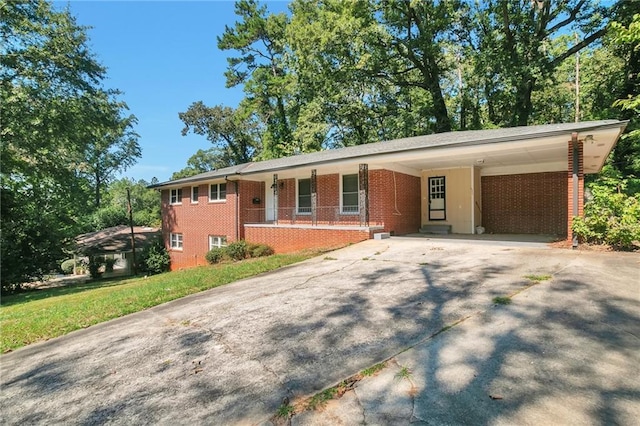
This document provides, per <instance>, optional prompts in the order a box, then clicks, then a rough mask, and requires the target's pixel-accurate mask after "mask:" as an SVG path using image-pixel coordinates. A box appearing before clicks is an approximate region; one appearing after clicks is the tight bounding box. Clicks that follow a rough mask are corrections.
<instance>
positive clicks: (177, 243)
mask: <svg viewBox="0 0 640 426" xmlns="http://www.w3.org/2000/svg"><path fill="white" fill-rule="evenodd" d="M170 241H171V249H173V250H182V234H170Z"/></svg>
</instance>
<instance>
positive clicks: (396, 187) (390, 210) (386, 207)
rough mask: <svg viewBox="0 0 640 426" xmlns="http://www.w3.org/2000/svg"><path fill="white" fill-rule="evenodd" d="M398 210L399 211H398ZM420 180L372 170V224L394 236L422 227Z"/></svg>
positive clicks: (404, 175) (370, 178) (370, 187)
mask: <svg viewBox="0 0 640 426" xmlns="http://www.w3.org/2000/svg"><path fill="white" fill-rule="evenodd" d="M396 207H397V208H396ZM420 208H421V207H420V178H419V177H416V176H410V175H406V174H403V173H398V172H392V171H390V170H371V171H369V223H370V224H372V225H377V224H380V225H384V230H385V232H391V233H392V234H393V235H402V234H409V233H413V232H418V229H419V228H420Z"/></svg>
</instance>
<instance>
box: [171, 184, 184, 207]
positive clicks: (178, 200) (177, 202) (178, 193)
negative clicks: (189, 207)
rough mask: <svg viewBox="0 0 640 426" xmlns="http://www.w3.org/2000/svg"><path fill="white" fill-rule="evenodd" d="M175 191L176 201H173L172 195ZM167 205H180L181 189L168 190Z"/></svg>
mask: <svg viewBox="0 0 640 426" xmlns="http://www.w3.org/2000/svg"><path fill="white" fill-rule="evenodd" d="M174 191H175V194H176V196H175V199H176V201H173V198H174V197H173V193H174ZM169 204H171V205H172V206H178V205H180V204H182V188H172V189H170V190H169Z"/></svg>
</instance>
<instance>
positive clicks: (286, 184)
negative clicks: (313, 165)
mask: <svg viewBox="0 0 640 426" xmlns="http://www.w3.org/2000/svg"><path fill="white" fill-rule="evenodd" d="M394 175H395V182H394ZM317 183H318V208H319V209H318V216H317V219H318V224H320V225H322V224H325V225H327V224H335V225H359V223H360V222H359V215H357V214H354V215H343V214H339V206H340V175H339V174H329V175H319V176H318V181H317ZM236 184H237V185H238V187H236ZM278 186H279V190H278V204H279V210H278V216H279V223H280V224H282V223H286V222H287V221H292V222H293V221H294V222H295V223H296V224H310V223H311V216H310V215H297V214H295V210H296V180H295V179H282V180H280V181H279V182H278ZM237 192H239V196H236V193H237ZM182 194H183V200H182V204H181V205H170V204H169V190H163V191H162V212H163V215H162V216H163V234H164V238H165V244H166V245H167V247H169V234H170V233H181V234H182V236H183V249H182V250H170V254H171V265H172V266H171V267H172V269H180V268H186V267H191V266H197V265H204V264H206V260H205V258H204V256H205V254H206V253H207V251H208V250H209V235H221V236H226V237H227V241H229V242H231V241H235V240H236V239H245V240H247V241H250V242H255V243H259V242H263V243H266V244H269V245H271V246H272V247H274V248H275V249H276V251H294V250H299V249H302V248H309V247H335V246H342V245H344V244H348V243H354V242H358V241H362V240H366V239H367V238H370V235H369V233H368V232H367V231H355V230H326V229H311V230H309V229H286V230H284V231H283V229H285V228H272V230H267V229H268V228H255V227H245V226H244V224H245V223H256V222H261V221H263V220H264V208H265V200H264V196H265V183H264V182H257V181H246V180H243V181H239V182H234V181H229V182H227V198H226V201H225V202H219V203H210V202H209V185H208V184H204V185H199V194H200V195H199V201H198V204H192V203H191V187H190V186H185V187H184V188H182ZM396 197H397V199H396ZM255 198H259V203H256V204H254V203H253V200H254V199H255ZM236 203H237V206H236ZM396 203H397V211H396ZM236 208H237V209H238V211H239V220H238V221H237V222H236ZM369 209H370V222H369V223H370V225H384V230H385V231H386V232H393V233H394V234H396V235H400V234H406V233H410V232H416V230H417V229H418V228H419V227H420V178H417V177H414V176H409V175H405V174H402V173H395V174H394V172H391V171H388V170H372V171H370V172H369ZM270 239H271V240H270Z"/></svg>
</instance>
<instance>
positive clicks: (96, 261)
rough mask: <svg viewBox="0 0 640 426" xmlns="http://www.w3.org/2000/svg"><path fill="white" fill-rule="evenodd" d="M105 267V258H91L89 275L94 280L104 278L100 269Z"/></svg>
mask: <svg viewBox="0 0 640 426" xmlns="http://www.w3.org/2000/svg"><path fill="white" fill-rule="evenodd" d="M103 265H104V257H102V256H89V275H90V276H91V278H93V279H94V280H95V279H97V278H100V277H101V276H102V271H101V270H100V268H101V267H102V266H103Z"/></svg>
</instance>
